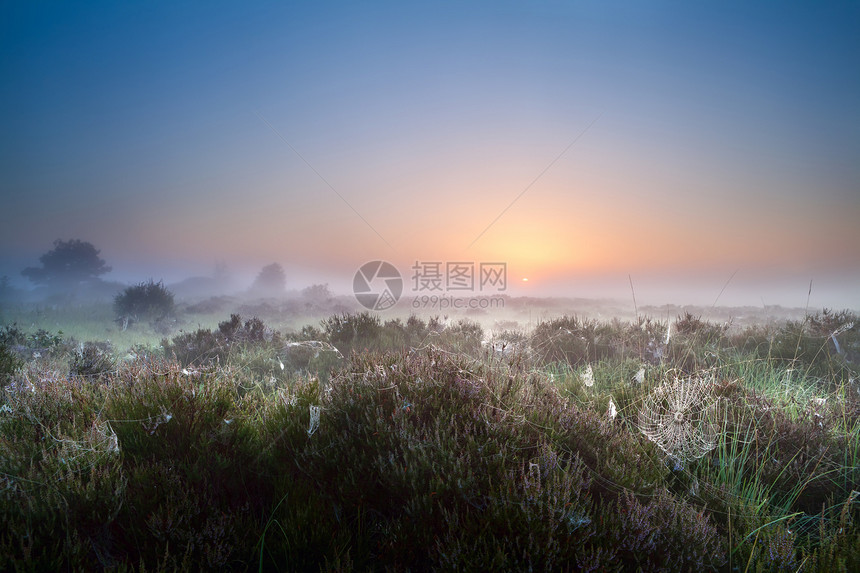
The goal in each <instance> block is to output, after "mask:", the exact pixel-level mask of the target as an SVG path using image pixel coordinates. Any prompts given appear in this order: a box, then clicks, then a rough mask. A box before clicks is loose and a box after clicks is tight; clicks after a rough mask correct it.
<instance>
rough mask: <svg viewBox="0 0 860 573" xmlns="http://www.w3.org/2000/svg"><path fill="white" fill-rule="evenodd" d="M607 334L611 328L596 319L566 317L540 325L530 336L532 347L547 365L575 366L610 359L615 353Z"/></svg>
mask: <svg viewBox="0 0 860 573" xmlns="http://www.w3.org/2000/svg"><path fill="white" fill-rule="evenodd" d="M608 334H609V329H608V327H607V326H606V325H601V324H600V323H599V322H597V321H596V320H588V319H584V318H579V317H577V316H563V317H561V318H557V319H554V320H550V321H546V322H541V323H540V324H538V325H537V326H536V327H535V329H534V332H533V333H532V336H531V346H532V350H533V351H534V353H535V355H536V356H538V357H539V358H540V359H541V360H542V361H543V362H545V363H549V362H567V363H568V364H571V365H576V364H582V363H584V362H594V361H597V360H600V359H603V358H606V357H608V356H609V355H610V354H611V353H612V345H611V344H610V337H609V336H608Z"/></svg>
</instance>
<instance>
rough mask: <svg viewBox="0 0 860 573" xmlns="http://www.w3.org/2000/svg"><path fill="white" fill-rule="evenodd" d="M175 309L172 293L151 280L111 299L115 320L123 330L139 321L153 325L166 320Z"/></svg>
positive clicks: (162, 284) (131, 287)
mask: <svg viewBox="0 0 860 573" xmlns="http://www.w3.org/2000/svg"><path fill="white" fill-rule="evenodd" d="M175 307H176V305H175V304H174V302H173V293H172V292H170V291H169V290H167V289H166V288H165V287H164V283H163V282H161V281H159V282H155V281H154V280H152V279H150V280H149V281H147V282H142V283H140V284H137V285H134V286H130V287H128V288H126V289H125V290H124V291H122V292H121V293H120V294H118V295H116V297H114V299H113V309H114V312H115V313H116V319H117V322H119V323H121V324H122V325H123V330H124V329H125V328H127V327H128V325H129V324H133V323H135V322H140V321H141V320H148V321H151V322H155V323H157V322H158V321H163V320H166V319H167V318H168V317H169V316H170V315H171V314H173V311H174V309H175Z"/></svg>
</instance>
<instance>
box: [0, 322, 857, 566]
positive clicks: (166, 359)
mask: <svg viewBox="0 0 860 573" xmlns="http://www.w3.org/2000/svg"><path fill="white" fill-rule="evenodd" d="M52 312H60V311H52ZM62 312H68V313H69V314H68V315H67V318H72V317H74V316H81V315H85V316H89V317H99V316H100V317H102V318H100V319H98V320H105V314H104V311H103V309H102V310H100V309H99V308H98V307H96V306H93V307H92V308H78V309H75V310H74V311H62ZM100 313H102V314H100ZM18 316H19V317H20V314H19V315H18ZM839 316H840V320H844V323H845V324H848V323H850V322H852V321H853V322H854V323H855V324H857V322H858V321H856V317H854V316H853V315H851V314H846V313H842V314H841V315H839ZM226 318H227V317H223V316H222V317H221V318H220V320H212V321H211V322H210V323H206V324H203V323H201V325H200V326H199V328H197V329H196V330H194V331H193V332H192V331H189V332H186V333H177V334H174V335H173V336H172V337H171V336H159V337H157V336H156V335H157V333H146V337H148V338H146V342H144V343H141V342H140V341H136V342H134V343H132V344H133V345H136V346H129V347H128V348H123V347H122V346H118V345H117V342H116V341H115V340H113V341H112V342H113V343H114V345H113V346H111V347H108V346H106V345H101V346H100V345H96V344H91V345H89V346H87V345H81V344H80V343H79V342H77V341H70V340H69V338H68V334H67V333H69V332H73V333H74V336H75V338H76V339H78V340H85V339H87V338H85V337H80V338H79V336H80V335H81V332H82V331H74V330H73V329H71V328H69V327H68V326H67V325H66V324H63V329H62V330H63V336H57V335H56V334H55V333H52V332H45V331H43V332H42V333H41V334H40V335H39V336H34V333H33V332H30V331H28V330H27V326H28V323H26V322H25V321H23V320H19V328H17V329H12V328H7V329H5V331H4V332H5V334H4V340H3V347H4V348H5V349H7V350H8V352H12V353H15V355H16V356H18V359H17V360H9V361H8V365H9V366H8V368H7V371H5V372H3V373H2V376H3V390H2V394H0V442H2V443H0V446H2V448H0V452H2V454H0V490H2V496H0V519H2V521H3V523H4V529H3V531H0V569H3V570H10V571H37V570H46V569H51V570H59V571H63V570H116V571H144V570H148V571H152V570H155V571H161V570H176V569H183V570H184V569H219V570H236V571H247V570H258V571H264V570H265V571H307V570H338V571H349V570H368V569H370V570H418V571H421V570H436V569H443V570H450V569H464V570H470V569H482V570H500V571H507V570H517V571H519V570H531V569H540V570H575V571H580V570H581V571H596V570H637V569H641V570H643V571H666V570H670V571H673V570H674V571H702V570H713V571H782V570H784V571H840V570H842V571H852V570H857V569H858V568H860V529H858V527H857V519H858V517H860V498H858V495H860V494H858V491H857V490H858V489H860V463H858V462H860V392H858V383H857V380H858V365H857V364H856V362H854V361H853V357H854V356H856V352H857V351H858V350H860V328H858V327H857V326H852V327H851V328H847V329H845V330H844V331H843V332H841V333H840V334H839V344H840V348H841V350H842V352H836V351H835V345H833V344H832V342H831V341H830V338H828V335H827V332H826V331H828V329H830V330H829V332H833V331H834V330H835V329H836V328H838V327H839V326H840V325H838V324H837V325H836V326H834V325H833V320H834V319H833V318H832V315H825V316H824V317H822V316H821V315H816V316H811V317H809V319H808V320H806V321H803V322H801V323H798V322H786V323H784V324H782V325H773V324H772V325H769V326H768V327H767V328H766V329H763V328H759V327H748V328H746V329H744V330H742V331H739V332H733V331H731V330H730V329H728V328H726V327H725V326H724V325H715V324H711V323H708V322H707V321H702V320H700V319H698V318H696V317H692V316H683V317H678V320H677V321H675V322H674V323H673V325H672V329H671V331H669V333H668V335H667V330H668V323H660V322H657V321H652V320H649V319H640V320H637V321H635V322H631V323H624V322H621V321H613V322H611V323H601V322H596V321H593V320H583V319H579V318H577V317H572V316H564V317H560V318H556V319H552V320H548V321H545V322H543V323H541V324H539V325H538V326H536V327H535V328H534V329H533V330H532V331H531V332H515V331H512V330H510V329H508V330H507V331H505V332H499V333H495V334H489V335H488V334H486V333H485V332H484V330H483V329H482V328H481V327H480V326H479V325H477V324H475V323H471V322H469V321H460V322H453V323H450V324H448V325H447V326H446V325H444V324H442V323H440V322H438V321H437V322H433V321H430V322H425V321H424V320H422V319H419V318H413V319H410V320H408V321H400V320H392V321H388V322H382V321H379V320H378V319H376V318H375V317H374V316H373V315H368V314H365V315H350V314H340V315H334V316H332V317H331V318H329V319H327V320H326V321H324V322H323V323H322V324H321V325H320V326H319V327H315V326H308V327H306V328H303V329H301V330H298V331H295V330H294V331H292V332H286V331H283V330H281V329H277V328H272V327H271V325H266V324H263V323H262V322H261V321H258V320H256V319H243V318H241V317H239V316H235V317H231V318H229V319H226ZM98 320H92V321H91V322H92V324H96V323H98ZM108 320H109V319H108ZM21 324H23V325H24V326H23V327H22V326H20V325H21ZM40 324H43V323H40ZM57 324H58V325H59V324H60V321H59V319H57ZM821 324H825V326H826V327H825V328H823V329H822V328H821V326H820V325H821ZM42 328H43V326H42ZM102 328H106V326H105V325H103V326H102ZM822 332H823V333H822ZM485 337H486V338H487V340H484V338H485ZM157 341H160V342H157ZM47 343H50V344H48V345H45V344H47ZM791 349H793V352H792V351H791ZM129 350H130V351H129ZM111 351H112V352H113V353H111ZM37 355H38V356H37ZM4 364H5V363H4ZM586 372H590V374H591V376H590V380H591V381H590V382H589V383H588V384H586V380H588V377H587V375H586ZM676 378H678V379H681V380H688V379H693V378H695V379H696V380H700V381H701V380H704V381H707V384H706V385H705V386H703V387H702V388H700V389H699V390H700V391H701V392H702V393H703V397H702V400H703V401H704V400H705V399H707V400H708V401H712V402H713V403H714V404H715V406H714V407H713V408H708V409H707V416H705V415H704V414H703V415H702V416H700V417H692V418H685V419H684V422H685V423H689V424H693V425H696V424H701V423H704V421H707V423H708V424H712V425H713V428H711V427H710V426H709V428H708V430H709V431H710V430H711V429H713V431H714V433H715V435H716V438H715V439H714V440H713V444H712V447H710V446H711V445H710V444H709V447H708V448H702V449H701V450H696V449H692V448H686V449H684V448H681V449H673V448H667V449H668V451H674V452H678V451H683V452H685V454H684V455H683V456H681V455H678V456H677V457H675V458H670V457H669V456H668V455H667V454H666V453H665V452H664V449H661V447H659V445H658V444H657V443H655V442H654V441H651V440H649V438H648V437H647V436H646V435H645V433H643V431H642V429H641V428H640V424H641V420H642V411H643V409H645V408H648V407H653V405H654V404H657V403H667V404H670V405H671V404H672V400H673V398H672V397H671V395H669V396H668V397H667V394H666V393H667V392H668V393H671V392H673V391H675V390H674V389H676V388H680V387H681V386H682V385H681V384H675V383H674V380H675V379H676ZM678 391H684V390H678ZM686 396H687V397H688V398H689V396H691V394H689V392H688V391H687V394H686ZM610 402H611V403H612V404H613V406H614V415H610ZM684 404H685V407H686V402H684ZM694 406H695V405H694ZM685 411H686V410H685ZM705 418H707V420H705ZM647 419H648V421H649V425H648V428H647V429H648V430H649V433H650V434H651V435H652V436H666V435H669V434H671V433H672V432H668V433H667V432H665V431H662V432H661V431H657V430H659V428H658V427H657V426H659V425H660V424H664V423H671V422H666V421H664V418H663V417H661V416H657V415H651V416H648V417H647ZM694 429H695V428H694ZM684 435H687V434H686V433H685V434H684ZM690 452H694V453H693V454H690Z"/></svg>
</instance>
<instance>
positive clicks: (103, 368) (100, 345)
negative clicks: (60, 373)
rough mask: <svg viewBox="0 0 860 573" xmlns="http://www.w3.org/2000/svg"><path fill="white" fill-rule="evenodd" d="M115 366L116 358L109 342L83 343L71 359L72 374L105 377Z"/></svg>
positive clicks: (70, 368)
mask: <svg viewBox="0 0 860 573" xmlns="http://www.w3.org/2000/svg"><path fill="white" fill-rule="evenodd" d="M115 368H116V360H115V359H114V357H113V347H112V346H111V344H110V343H109V342H85V343H82V344H81V345H80V346H78V348H77V349H76V350H75V351H74V353H73V354H72V355H71V359H70V361H69V374H71V375H72V376H79V377H89V378H101V379H104V378H107V376H108V375H109V374H110V373H111V372H113V371H114V369H115Z"/></svg>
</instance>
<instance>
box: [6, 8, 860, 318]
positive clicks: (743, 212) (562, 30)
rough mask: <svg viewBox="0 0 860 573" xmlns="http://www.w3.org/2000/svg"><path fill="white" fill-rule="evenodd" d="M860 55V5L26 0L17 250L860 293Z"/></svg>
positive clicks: (818, 298) (517, 283)
mask: <svg viewBox="0 0 860 573" xmlns="http://www.w3.org/2000/svg"><path fill="white" fill-rule="evenodd" d="M858 72H860V3H857V2H815V3H813V2H802V3H801V2H770V1H768V2H758V1H744V2H734V1H720V2H681V1H677V2H668V1H659V0H658V1H654V2H607V1H594V2H592V1H585V2H578V1H566V2H528V3H526V2H505V1H492V2H363V3H358V2H326V1H321V2H305V3H297V2H271V3H270V2H131V1H129V2H114V1H110V2H101V1H97V0H94V1H91V2H42V1H36V2H34V1H31V0H27V1H16V0H11V1H6V2H3V3H2V5H0V77H2V78H3V80H2V82H0V125H2V129H0V202H2V209H0V273H3V274H6V275H8V276H9V277H10V278H11V279H12V280H13V281H15V282H16V283H18V284H20V285H24V284H26V279H24V277H22V276H21V275H20V271H21V269H23V268H24V267H26V266H36V265H38V257H39V256H40V255H41V254H44V253H45V252H47V251H49V250H50V249H51V248H52V243H53V241H54V240H55V239H63V240H68V239H81V240H84V241H89V242H91V243H92V244H94V245H95V246H96V248H98V249H100V250H101V256H102V257H103V258H104V259H105V260H106V261H107V262H108V264H110V265H111V266H112V267H113V271H112V272H111V273H110V274H109V275H106V276H105V277H104V278H106V279H112V280H119V281H125V282H139V281H142V280H146V279H148V278H155V279H156V280H158V279H164V280H166V281H171V280H179V279H182V278H184V277H188V276H192V275H207V274H211V273H212V271H213V269H214V267H215V263H216V262H223V263H226V264H227V267H228V269H230V270H231V271H232V272H234V273H235V274H236V275H237V276H243V277H248V279H247V280H248V281H250V280H251V279H252V278H253V275H254V273H255V272H257V271H258V270H259V269H260V268H261V267H263V266H264V265H267V264H269V263H272V262H277V263H279V264H281V265H282V266H283V267H284V268H285V269H286V271H287V281H288V287H290V288H302V287H303V286H307V285H308V284H311V283H313V282H328V283H330V284H331V285H332V286H333V287H334V289H335V290H336V291H341V290H348V289H349V288H350V286H351V285H352V278H353V275H354V273H355V272H356V270H357V269H358V268H359V267H360V266H361V265H362V264H364V263H366V262H368V261H373V260H384V261H389V262H391V263H392V264H393V265H395V266H396V267H397V268H398V269H399V270H400V271H401V273H402V274H403V275H404V278H405V281H406V285H407V289H408V288H409V283H410V281H409V278H410V273H411V272H412V271H411V270H410V269H411V268H412V267H413V266H416V263H420V264H422V265H423V264H424V263H428V262H439V263H443V264H446V263H454V262H472V263H475V264H476V265H479V264H480V263H498V262H504V263H505V264H506V273H507V283H508V286H509V288H508V290H507V294H512V295H517V294H523V295H529V296H532V295H549V294H552V295H564V296H571V297H577V296H618V297H629V296H631V285H633V293H635V296H636V297H637V298H638V299H640V301H652V302H658V303H660V302H662V303H712V302H719V303H725V304H753V305H761V304H783V305H789V306H803V305H804V304H806V303H807V301H808V300H809V301H810V302H811V304H813V305H816V306H819V307H822V306H823V307H838V308H846V307H847V308H855V309H856V308H860V73H858ZM523 279H528V281H524V280H523ZM810 281H812V284H813V287H812V291H811V295H810V291H809V284H810Z"/></svg>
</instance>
